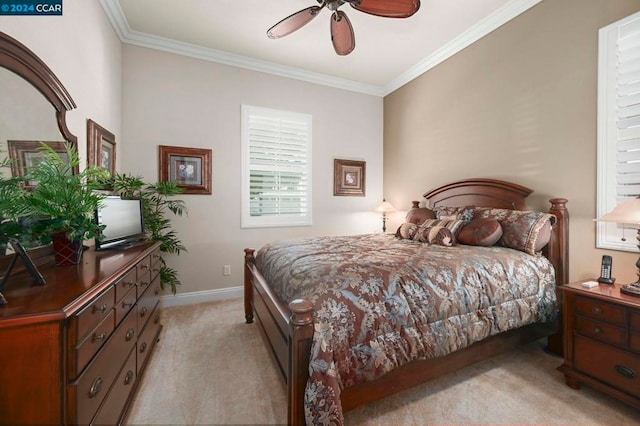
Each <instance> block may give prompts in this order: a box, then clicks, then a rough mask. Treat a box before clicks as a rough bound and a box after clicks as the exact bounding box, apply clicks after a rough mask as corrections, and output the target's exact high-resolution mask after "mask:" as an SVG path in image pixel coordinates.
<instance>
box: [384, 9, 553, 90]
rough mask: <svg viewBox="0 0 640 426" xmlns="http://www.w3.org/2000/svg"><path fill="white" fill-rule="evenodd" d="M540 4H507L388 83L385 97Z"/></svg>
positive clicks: (385, 88)
mask: <svg viewBox="0 0 640 426" xmlns="http://www.w3.org/2000/svg"><path fill="white" fill-rule="evenodd" d="M540 2H542V0H511V1H509V2H508V3H505V4H504V5H503V6H502V7H501V8H500V9H498V10H496V11H495V12H493V13H492V14H491V15H489V16H487V17H486V18H485V19H483V20H481V21H480V22H478V23H477V24H476V25H474V26H473V27H471V28H469V29H468V30H467V31H465V32H463V33H462V34H460V35H459V36H458V37H456V38H455V39H453V40H452V41H451V42H449V43H447V44H445V45H444V46H443V47H442V48H440V49H438V50H436V51H435V52H434V53H432V54H431V55H429V56H428V57H426V58H424V59H423V60H422V61H420V62H418V63H417V64H416V65H414V66H412V67H411V68H409V69H408V70H406V71H405V72H403V73H402V74H400V75H399V76H397V77H396V78H394V79H393V80H391V81H390V82H389V83H387V84H386V85H385V86H384V90H383V92H384V96H386V95H388V94H390V93H392V92H394V91H395V90H397V89H399V88H400V87H402V86H404V85H405V84H407V83H408V82H410V81H411V80H413V79H414V78H416V77H418V76H420V75H422V74H424V73H425V72H427V71H429V70H430V69H431V68H433V67H435V66H436V65H438V64H440V63H442V62H444V61H446V60H447V59H449V58H450V57H452V56H453V55H455V54H456V53H458V52H460V51H461V50H463V49H464V48H465V47H467V46H469V45H471V44H473V43H475V42H476V41H478V40H480V39H481V38H482V37H484V36H486V35H487V34H489V33H491V32H492V31H493V30H495V29H496V28H498V27H501V26H502V25H504V24H506V23H507V22H509V21H510V20H512V19H513V18H515V17H516V16H518V15H520V14H521V13H524V12H526V11H527V10H529V9H530V8H532V7H533V6H535V5H537V4H538V3H540Z"/></svg>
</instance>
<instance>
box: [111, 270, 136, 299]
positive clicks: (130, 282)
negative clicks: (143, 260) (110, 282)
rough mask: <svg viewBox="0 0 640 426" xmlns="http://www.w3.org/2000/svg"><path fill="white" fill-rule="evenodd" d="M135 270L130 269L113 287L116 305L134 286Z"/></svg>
mask: <svg viewBox="0 0 640 426" xmlns="http://www.w3.org/2000/svg"><path fill="white" fill-rule="evenodd" d="M136 277H137V275H136V268H131V270H130V271H129V272H127V274H126V275H125V276H124V277H122V278H120V279H119V280H118V281H117V282H116V283H115V285H114V287H115V290H116V303H118V302H119V301H121V300H122V298H123V297H124V296H125V295H126V294H127V293H129V291H131V289H132V288H134V287H135V285H136Z"/></svg>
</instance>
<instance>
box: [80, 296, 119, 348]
mask: <svg viewBox="0 0 640 426" xmlns="http://www.w3.org/2000/svg"><path fill="white" fill-rule="evenodd" d="M113 294H114V289H113V287H109V289H108V290H106V291H105V292H104V293H102V294H101V295H100V296H98V297H97V298H95V299H94V300H93V301H92V302H91V303H89V304H88V305H87V306H86V307H84V308H83V309H82V310H81V311H80V312H78V313H77V314H76V315H75V316H74V317H72V318H71V325H70V327H71V329H72V335H75V342H73V344H74V345H75V344H77V343H78V342H80V341H81V340H83V339H84V337H85V336H86V335H87V334H88V333H89V332H90V331H91V330H93V329H94V328H95V327H96V325H98V323H99V322H100V321H102V320H103V319H104V317H106V316H107V315H108V314H109V312H110V311H111V309H112V308H113V304H114V296H113Z"/></svg>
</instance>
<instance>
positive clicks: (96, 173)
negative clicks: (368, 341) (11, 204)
mask: <svg viewBox="0 0 640 426" xmlns="http://www.w3.org/2000/svg"><path fill="white" fill-rule="evenodd" d="M65 150H66V154H67V157H68V159H69V160H68V161H65V159H63V158H62V157H61V156H60V154H58V153H57V152H56V151H55V150H54V149H53V148H51V147H50V146H49V145H47V144H45V143H41V148H40V151H41V153H42V156H43V159H42V161H40V162H39V163H38V164H36V165H35V166H33V167H30V168H29V169H28V170H27V176H26V179H27V180H29V181H36V182H37V185H36V186H35V187H34V189H33V190H32V191H31V192H30V193H28V194H27V195H25V196H24V198H23V199H22V200H21V204H22V205H23V206H24V211H26V213H27V215H28V216H30V217H32V218H37V220H35V221H34V222H33V223H32V224H31V230H32V232H33V234H34V235H35V236H36V237H41V238H42V239H43V240H45V241H46V239H47V238H48V237H49V236H50V235H53V234H57V233H64V234H65V235H66V236H67V238H68V239H69V241H79V240H85V239H88V238H93V237H96V236H98V235H99V231H100V226H99V225H97V224H96V223H95V220H94V211H95V209H96V208H97V207H98V206H99V205H100V203H101V201H102V199H103V198H104V194H102V193H100V192H97V191H96V189H99V188H100V185H99V180H103V179H106V178H107V177H108V172H107V171H106V170H104V169H102V168H98V167H87V168H85V169H84V170H82V171H81V172H80V173H74V170H75V169H76V168H77V166H78V165H79V163H80V159H79V156H78V151H77V150H76V148H75V147H74V146H73V145H72V144H70V143H66V144H65Z"/></svg>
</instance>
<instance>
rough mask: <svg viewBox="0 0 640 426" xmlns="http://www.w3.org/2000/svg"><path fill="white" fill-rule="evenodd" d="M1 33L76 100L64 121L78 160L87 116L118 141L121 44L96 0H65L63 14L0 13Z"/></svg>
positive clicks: (82, 155)
mask: <svg viewBox="0 0 640 426" xmlns="http://www.w3.org/2000/svg"><path fill="white" fill-rule="evenodd" d="M0 31H2V32H4V33H6V34H8V35H10V36H11V37H13V38H15V39H16V40H18V41H20V42H21V43H22V44H24V45H25V46H27V47H28V48H29V49H31V50H32V51H33V52H34V53H35V54H36V55H38V56H39V57H40V59H42V60H43V61H44V62H45V63H46V64H47V65H48V66H49V68H51V70H52V71H53V72H54V73H55V74H56V76H57V77H58V78H59V79H60V81H61V82H62V84H63V85H64V86H65V88H66V89H67V91H68V92H69V94H70V95H71V98H72V99H73V100H74V102H75V103H76V105H77V108H76V109H74V110H72V111H70V112H68V113H67V125H68V127H69V130H70V131H71V133H73V134H74V135H76V136H77V137H78V151H79V153H80V158H81V160H82V164H84V163H85V161H86V152H87V142H86V141H87V139H86V136H87V130H86V128H87V124H86V122H87V119H88V118H90V119H92V120H94V121H96V122H97V123H99V124H100V125H102V126H103V127H105V128H107V129H109V130H110V131H111V132H112V133H114V134H115V136H116V142H117V143H118V144H120V142H121V141H120V126H121V114H120V109H121V99H120V80H121V79H120V75H121V73H120V68H121V62H122V45H121V43H120V40H119V39H118V37H117V36H116V34H115V32H114V30H113V28H112V27H111V24H110V23H109V20H108V19H107V17H106V15H105V13H104V10H103V8H102V6H101V5H100V2H98V1H86V0H65V1H64V4H63V15H62V16H0ZM51 111H52V113H51V114H52V117H53V107H52V108H51ZM118 149H120V146H119V145H118ZM116 160H118V158H117V157H116Z"/></svg>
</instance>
